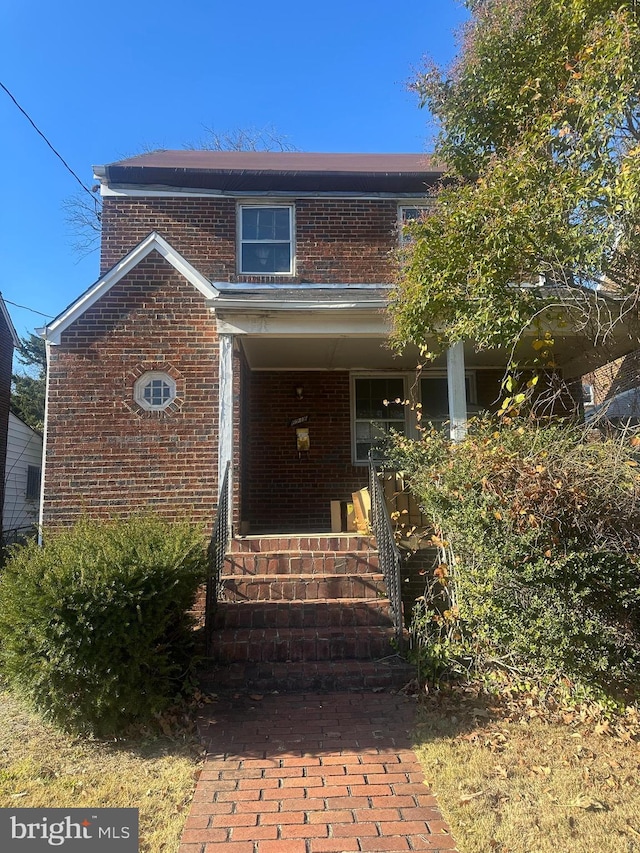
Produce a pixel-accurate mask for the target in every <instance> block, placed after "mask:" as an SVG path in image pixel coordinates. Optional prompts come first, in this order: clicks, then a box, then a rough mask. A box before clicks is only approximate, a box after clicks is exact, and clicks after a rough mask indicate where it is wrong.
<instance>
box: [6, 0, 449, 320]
mask: <svg viewBox="0 0 640 853" xmlns="http://www.w3.org/2000/svg"><path fill="white" fill-rule="evenodd" d="M464 17H465V13H464V10H463V9H462V8H461V7H460V5H459V4H458V3H457V2H456V0H422V2H420V3H415V4H402V5H400V4H397V5H395V6H394V4H392V3H390V2H388V0H384V2H381V0H367V1H366V2H365V0H342V2H338V0H323V2H321V3H314V4H310V3H304V2H301V0H297V2H292V0H276V2H273V3H265V2H263V0H260V2H258V0H243V2H230V0H224V2H223V0H210V2H205V0H200V1H199V2H197V0H182V2H180V3H178V4H169V3H167V2H165V0H157V2H153V3H152V2H150V0H129V2H124V0H111V2H107V3H97V2H93V0H59V2H57V3H52V2H51V0H0V81H1V82H2V83H3V84H4V85H5V86H6V87H7V88H8V89H9V90H10V91H11V92H12V94H13V95H14V97H15V98H16V99H17V100H18V102H19V103H20V104H21V105H22V107H23V108H24V109H25V110H26V111H27V112H28V113H29V115H30V116H31V118H32V119H33V120H34V122H35V123H36V124H37V125H38V126H39V127H40V129H41V130H42V131H43V132H44V133H45V134H46V136H47V138H48V139H49V140H50V142H51V143H52V145H53V146H54V147H55V148H56V149H57V150H58V151H59V153H60V154H61V155H62V156H63V157H64V159H65V160H66V161H67V163H68V164H69V165H70V166H71V168H72V169H73V170H74V171H75V172H76V173H77V175H78V176H79V177H80V179H81V180H82V181H83V182H84V183H85V184H86V185H88V186H89V187H91V186H92V185H93V183H94V181H93V178H92V171H91V167H92V166H93V165H96V164H104V163H109V162H113V161H114V160H118V159H120V158H122V157H125V156H128V155H131V154H135V153H139V152H140V151H141V150H142V148H143V147H153V148H160V147H161V148H181V147H183V146H184V145H185V144H188V143H190V142H195V141H197V140H198V139H199V138H201V137H202V135H203V127H204V126H209V127H214V128H215V129H216V130H218V131H220V132H223V131H226V130H233V129H234V128H247V127H256V128H262V127H265V126H272V127H274V128H275V129H276V130H277V131H278V132H279V133H280V134H281V135H283V136H286V137H287V139H288V141H289V142H290V143H291V144H293V145H295V146H296V147H297V148H298V149H300V150H302V151H358V152H384V151H388V152H404V151H407V152H408V151H426V150H429V149H430V147H431V146H430V138H431V134H432V132H433V128H432V127H430V125H429V123H428V115H427V114H426V113H425V111H424V110H419V109H418V105H417V100H416V98H415V96H414V95H412V94H411V93H410V92H409V91H408V90H407V85H406V84H407V81H408V80H409V79H410V78H411V77H412V76H413V75H414V74H415V71H416V69H419V68H420V67H421V61H422V57H423V56H424V55H425V54H428V55H430V56H432V57H434V58H435V59H436V60H437V61H438V62H448V61H449V60H450V59H451V58H452V56H453V54H454V50H455V42H454V32H455V31H456V30H457V28H458V27H459V25H460V23H461V22H462V21H463V19H464ZM0 128H1V132H0V290H1V291H2V294H3V296H4V297H5V299H6V300H8V301H10V302H15V303H19V304H20V305H26V306H28V307H30V308H33V309H36V310H38V311H41V312H44V313H46V314H50V315H56V314H58V313H59V312H60V311H61V310H62V309H63V308H64V307H65V306H66V305H68V304H69V303H70V302H72V301H73V300H74V299H75V298H76V297H77V296H78V295H79V294H80V293H81V292H82V291H84V290H85V289H86V288H87V287H88V286H89V285H90V284H91V283H92V282H93V281H95V279H96V278H97V273H98V255H97V252H94V253H93V254H91V255H88V256H87V257H84V258H80V257H79V256H78V255H77V254H76V253H74V251H73V249H72V245H71V237H70V234H69V227H68V225H67V224H66V222H65V214H64V210H63V207H62V204H63V202H64V200H65V199H66V198H68V197H69V196H71V195H73V194H74V193H75V192H76V190H79V186H78V184H77V183H76V181H75V180H74V178H73V177H72V176H71V175H70V174H69V172H68V171H67V170H66V169H65V168H64V166H63V165H62V163H60V161H59V160H58V159H57V158H56V157H55V156H54V154H53V153H52V152H51V150H50V149H49V148H48V147H47V145H46V144H45V143H44V141H43V140H42V139H41V138H40V137H39V136H38V135H37V133H36V132H35V131H34V129H33V128H32V127H31V126H30V125H29V123H28V122H27V120H26V119H25V117H24V116H23V115H22V114H21V113H20V112H19V111H18V109H17V108H16V107H15V106H14V104H13V103H12V102H11V101H10V99H9V98H8V96H7V95H6V94H5V93H4V92H3V91H1V90H0ZM8 308H9V311H10V313H11V316H12V318H13V320H14V324H15V326H16V329H17V331H18V334H20V335H23V334H25V333H26V332H28V331H31V330H33V329H34V328H35V327H36V326H39V325H42V324H43V323H44V322H46V320H45V318H43V317H39V316H38V315H36V314H33V313H30V312H28V311H25V310H21V309H18V308H16V307H15V306H14V305H11V304H9V305H8Z"/></svg>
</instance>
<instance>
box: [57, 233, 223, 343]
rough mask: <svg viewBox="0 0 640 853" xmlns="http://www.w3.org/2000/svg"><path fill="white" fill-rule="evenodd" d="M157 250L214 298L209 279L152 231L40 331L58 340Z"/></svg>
mask: <svg viewBox="0 0 640 853" xmlns="http://www.w3.org/2000/svg"><path fill="white" fill-rule="evenodd" d="M154 250H155V251H156V252H158V253H159V254H160V255H162V257H163V258H164V259H165V260H166V261H168V262H169V263H170V264H171V266H172V267H173V268H174V269H175V270H177V271H178V272H179V273H180V274H181V275H182V276H184V278H186V279H187V281H189V282H190V283H191V284H192V285H193V286H194V287H195V288H196V289H197V290H199V291H200V293H202V295H203V296H204V297H205V299H207V300H210V299H214V298H215V297H216V296H217V294H218V291H217V290H216V288H215V287H213V286H212V285H211V282H210V281H209V280H208V279H206V278H205V277H204V276H203V275H202V274H201V273H199V272H198V270H197V269H195V267H193V266H192V265H191V264H190V263H189V262H188V261H187V260H185V258H183V257H182V255H181V254H180V253H179V252H176V250H175V249H174V248H173V247H172V246H170V245H169V243H167V241H166V240H165V239H164V237H161V236H160V235H159V234H157V233H156V232H155V231H153V232H152V233H151V234H149V236H148V237H145V239H144V240H143V241H142V242H141V243H138V245H137V246H136V247H135V248H134V249H132V250H131V251H130V252H129V254H128V255H125V257H124V258H123V259H122V260H121V261H120V262H119V263H117V264H116V265H115V266H114V267H112V268H111V269H110V270H109V272H107V273H106V274H105V275H104V276H103V277H102V278H101V279H99V280H98V281H97V282H96V283H95V284H94V285H92V286H91V287H90V288H89V289H88V290H87V291H86V292H85V293H84V294H83V295H82V296H81V297H80V298H79V299H77V300H76V301H75V302H73V303H72V304H71V305H70V306H69V307H68V308H67V309H66V310H65V311H64V312H63V313H62V314H60V315H59V316H58V317H56V319H55V320H53V322H52V323H49V324H48V325H47V326H45V327H44V329H43V330H42V332H41V334H42V335H43V337H45V338H46V339H47V340H48V341H49V342H50V343H52V344H59V343H60V336H61V335H62V333H63V332H64V331H65V330H66V329H67V328H68V327H69V326H70V325H71V324H72V323H73V322H75V320H77V319H78V318H79V317H81V316H82V315H83V314H84V312H85V311H87V310H88V309H89V308H91V306H92V305H94V304H95V303H96V302H97V301H98V300H99V299H100V298H101V297H102V296H104V294H105V293H107V292H108V291H109V290H110V289H111V288H112V287H113V286H114V284H117V283H118V282H119V281H120V279H121V278H123V277H124V276H125V275H127V273H129V272H131V270H133V269H135V267H136V266H137V265H138V264H139V263H140V262H141V261H142V260H144V259H145V258H146V257H147V255H149V254H150V253H151V252H153V251H154Z"/></svg>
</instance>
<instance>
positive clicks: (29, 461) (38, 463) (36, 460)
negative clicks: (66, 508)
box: [2, 412, 42, 532]
mask: <svg viewBox="0 0 640 853" xmlns="http://www.w3.org/2000/svg"><path fill="white" fill-rule="evenodd" d="M30 465H31V466H33V467H35V468H40V469H41V468H42V436H41V435H39V434H38V433H37V432H35V430H33V429H31V427H30V426H27V424H25V423H24V422H23V421H21V420H20V418H17V417H16V416H15V415H14V414H13V412H10V413H9V432H8V435H7V466H6V470H5V486H4V489H5V491H4V512H3V522H2V527H3V532H6V531H13V530H18V529H21V528H29V527H32V526H33V525H35V524H37V521H38V498H37V497H35V498H32V499H27V478H28V471H29V466H30Z"/></svg>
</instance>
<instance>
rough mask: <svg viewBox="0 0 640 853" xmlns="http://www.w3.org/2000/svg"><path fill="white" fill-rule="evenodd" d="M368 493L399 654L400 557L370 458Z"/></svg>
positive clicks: (401, 627) (401, 625)
mask: <svg viewBox="0 0 640 853" xmlns="http://www.w3.org/2000/svg"><path fill="white" fill-rule="evenodd" d="M369 492H370V494H371V526H372V528H373V534H374V536H375V537H376V543H377V546H378V555H379V560H380V570H381V572H382V574H383V575H384V579H385V583H386V585H387V592H388V595H389V601H390V602H391V612H392V615H393V624H394V628H395V639H396V642H397V644H398V650H399V651H402V644H403V640H404V619H403V614H402V593H401V580H400V568H401V565H402V556H401V554H400V549H399V548H398V546H397V544H396V540H395V537H394V535H393V526H392V524H391V517H390V516H389V510H388V508H387V501H386V499H385V495H384V489H383V486H382V483H381V482H380V477H379V476H378V471H377V470H376V466H375V464H374V462H373V460H372V459H371V458H369Z"/></svg>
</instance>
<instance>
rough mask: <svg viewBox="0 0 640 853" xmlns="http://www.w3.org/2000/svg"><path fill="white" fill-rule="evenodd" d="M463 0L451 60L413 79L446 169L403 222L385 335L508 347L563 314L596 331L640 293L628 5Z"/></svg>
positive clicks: (637, 117) (633, 51)
mask: <svg viewBox="0 0 640 853" xmlns="http://www.w3.org/2000/svg"><path fill="white" fill-rule="evenodd" d="M466 5H467V6H468V7H469V9H470V11H471V18H470V21H469V22H468V24H467V26H466V29H465V30H464V33H463V40H462V45H461V52H460V55H459V58H458V60H457V61H456V62H455V64H454V65H453V66H452V67H451V68H449V69H444V70H443V69H439V68H437V67H436V66H435V65H430V66H428V67H427V68H426V69H425V71H424V72H423V73H422V74H421V75H420V76H419V77H418V79H417V80H416V81H415V83H414V88H415V90H416V92H417V93H418V95H419V97H420V100H421V104H422V105H423V106H426V107H428V108H429V110H430V111H431V113H432V114H433V115H434V116H435V118H436V120H437V121H438V122H439V125H440V133H439V137H438V141H437V146H436V152H437V156H438V157H439V158H440V159H441V161H442V162H444V163H445V164H446V168H447V173H446V180H445V181H444V182H443V183H442V185H441V186H440V187H439V189H438V190H437V191H436V192H435V194H434V195H435V198H434V202H435V203H434V206H433V208H432V210H431V211H430V213H429V214H428V215H426V216H425V217H423V219H422V220H421V221H419V222H417V223H414V224H413V225H412V226H411V228H412V232H413V237H414V242H413V248H412V249H411V250H410V251H409V253H408V256H407V257H406V258H405V263H404V268H403V271H402V274H401V277H400V281H399V283H398V286H397V288H396V290H395V294H394V296H393V299H392V311H393V314H394V318H395V342H396V345H398V346H402V345H404V344H406V343H408V342H413V343H416V344H418V346H421V347H422V348H424V347H425V346H426V345H427V342H429V346H434V345H435V347H436V348H437V349H442V348H444V347H445V346H447V345H449V344H450V343H453V342H455V341H457V340H460V339H464V338H467V339H469V338H470V339H474V340H475V341H476V342H477V344H478V346H479V347H495V346H508V347H511V346H513V345H514V344H515V342H516V341H517V340H518V338H519V336H520V334H521V332H522V331H523V329H524V328H525V327H526V326H527V325H528V324H530V323H531V322H532V320H533V319H534V318H537V320H538V321H539V322H541V323H542V324H544V323H545V322H546V323H547V324H548V326H550V325H551V323H552V318H553V320H554V321H555V322H557V321H558V318H559V317H560V318H561V319H562V320H563V321H566V320H567V319H568V318H567V312H569V313H570V314H571V320H572V322H573V323H574V324H575V323H576V322H578V323H581V324H582V325H583V326H584V327H585V329H586V331H589V332H591V334H592V337H593V339H594V340H602V338H604V337H606V333H607V331H608V330H609V329H610V328H611V327H612V326H613V325H614V324H615V323H616V322H618V321H619V320H620V319H623V318H624V319H627V320H628V319H630V318H631V317H632V316H635V313H636V307H637V301H638V295H639V292H640V291H639V282H640V274H639V273H640V31H639V29H638V7H637V4H636V2H635V0H628V2H620V0H484V2H478V0H474V1H473V2H471V0H468V2H467V4H466ZM523 283H526V284H527V285H529V286H527V287H522V286H520V285H522V284H523ZM541 283H546V285H547V286H546V287H542V286H539V285H541ZM596 285H601V286H602V285H604V290H603V291H601V292H600V293H599V294H597V293H596V292H595V288H596ZM559 304H560V305H561V306H564V309H565V311H564V312H563V313H562V314H559V313H558V310H557V306H558V305H559ZM432 342H434V343H432Z"/></svg>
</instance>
